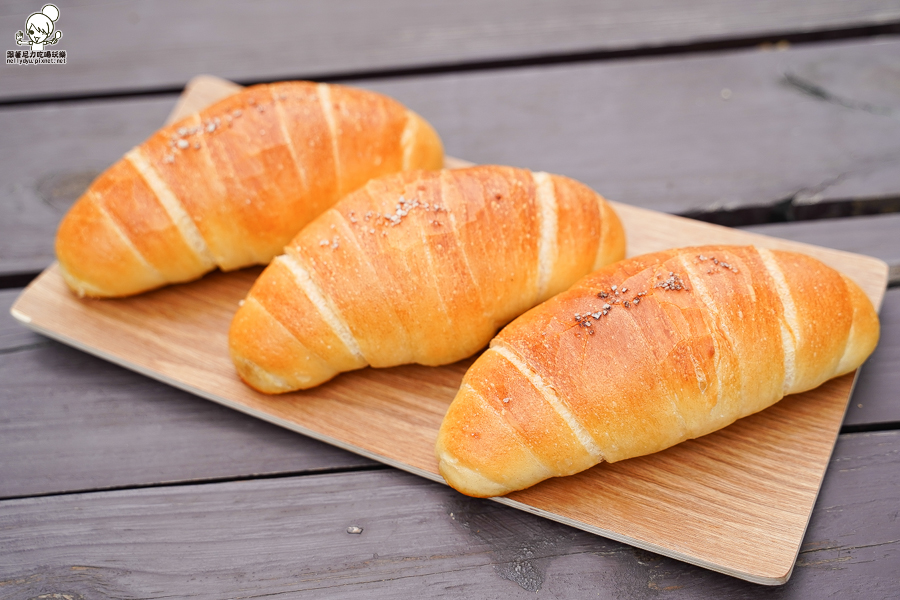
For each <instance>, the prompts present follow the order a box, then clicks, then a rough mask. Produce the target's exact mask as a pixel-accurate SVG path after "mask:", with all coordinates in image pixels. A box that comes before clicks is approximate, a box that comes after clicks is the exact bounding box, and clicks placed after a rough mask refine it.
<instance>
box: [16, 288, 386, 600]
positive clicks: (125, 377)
mask: <svg viewBox="0 0 900 600" xmlns="http://www.w3.org/2000/svg"><path fill="white" fill-rule="evenodd" d="M19 291H21V290H4V291H2V292H0V310H2V315H0V382H2V385H0V440H2V442H0V446H2V450H0V455H2V458H0V498H4V497H5V498H8V497H12V496H15V497H18V496H29V495H36V494H52V493H60V492H70V491H74V490H91V489H104V488H111V487H123V486H143V485H156V484H161V483H173V482H179V481H198V480H210V479H218V478H237V477H253V476H261V475H272V474H285V473H305V472H316V471H323V470H333V469H347V468H358V467H370V466H374V465H375V463H373V462H372V461H370V460H368V459H365V458H362V457H361V456H357V455H355V454H351V453H349V452H345V451H343V450H339V449H337V448H334V447H332V446H328V445H326V444H323V443H321V442H318V441H316V440H313V439H310V438H307V437H304V436H301V435H297V434H295V433H293V432H290V431H287V430H285V429H282V428H280V427H276V426H274V425H270V424H268V423H264V422H262V421H259V420H257V419H252V418H250V417H247V416H245V415H241V414H239V413H236V412H234V411H232V410H229V409H227V408H224V407H221V406H218V405H216V404H213V403H211V402H208V401H207V400H203V399H201V398H197V397H196V396H192V395H191V394H187V393H185V392H182V391H180V390H176V389H174V388H171V387H169V386H167V385H164V384H161V383H159V382H157V381H153V380H151V379H147V378H146V377H142V376H141V375H137V374H136V373H132V372H131V371H127V370H125V369H122V368H121V367H117V366H115V365H112V364H110V363H108V362H106V361H103V360H100V359H99V358H95V357H93V356H90V355H87V354H84V353H83V352H79V351H77V350H73V349H72V348H68V347H66V346H63V345H62V344H58V343H56V342H53V341H51V340H48V339H47V338H44V337H43V336H39V335H36V334H34V333H31V332H30V331H28V330H27V329H25V328H24V327H22V326H21V324H19V323H17V322H15V321H14V320H13V318H12V317H10V316H9V307H10V305H11V304H12V301H13V299H14V298H15V296H17V295H18V292H19ZM0 547H2V544H0ZM2 562H3V561H2V560H0V563H2ZM2 594H3V588H2V586H0V597H3V596H2Z"/></svg>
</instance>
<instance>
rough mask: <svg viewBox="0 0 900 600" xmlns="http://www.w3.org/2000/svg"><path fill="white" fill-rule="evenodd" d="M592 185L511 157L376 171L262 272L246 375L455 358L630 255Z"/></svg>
mask: <svg viewBox="0 0 900 600" xmlns="http://www.w3.org/2000/svg"><path fill="white" fill-rule="evenodd" d="M624 250H625V237H624V232H623V230H622V226H621V223H620V222H619V219H618V217H617V216H616V215H615V213H614V212H613V210H612V209H611V208H610V207H609V205H608V204H607V203H606V202H605V201H604V200H603V198H601V197H600V196H599V195H598V194H596V193H595V192H594V191H592V190H591V189H589V188H588V187H586V186H584V185H582V184H580V183H578V182H576V181H573V180H571V179H567V178H565V177H560V176H557V175H548V174H546V173H531V172H530V171H526V170H523V169H513V168H509V167H474V168H470V169H460V170H455V171H446V170H445V171H440V172H426V171H419V172H404V173H400V174H396V175H391V176H387V177H383V178H380V179H376V180H372V181H370V182H369V183H368V184H366V186H365V187H363V188H362V189H360V190H358V191H357V192H354V193H353V194H351V195H350V196H348V197H347V198H345V199H343V200H341V201H340V202H339V203H338V204H337V205H336V206H335V207H334V208H332V209H331V210H328V211H327V212H325V213H324V214H323V215H322V216H321V217H319V218H318V219H316V220H315V221H313V222H312V223H311V224H310V225H308V226H307V227H306V228H305V229H304V230H303V231H301V232H300V233H299V234H298V235H297V237H296V238H295V239H294V240H293V241H292V242H291V243H290V244H289V245H288V247H287V248H286V254H285V255H283V256H279V257H278V258H276V259H275V260H274V261H273V262H272V264H271V265H269V267H268V268H266V270H265V271H264V272H263V273H262V275H261V276H260V277H259V279H258V280H257V282H256V283H255V284H254V286H253V288H252V289H251V290H250V293H249V294H248V296H247V298H246V300H245V301H244V303H243V305H242V306H241V308H240V309H239V310H238V312H237V314H236V315H235V317H234V321H233V322H232V325H231V331H230V334H229V347H230V351H231V357H232V360H233V361H234V364H235V366H236V367H237V370H238V373H239V374H240V376H241V377H242V378H243V379H244V381H246V382H247V383H249V384H250V385H251V386H253V387H254V388H256V389H258V390H260V391H263V392H268V393H276V392H285V391H289V390H296V389H300V388H309V387H312V386H314V385H318V384H319V383H322V382H323V381H326V380H328V379H330V378H331V377H333V376H334V375H336V374H337V373H339V372H341V371H347V370H350V369H358V368H361V367H364V366H366V365H372V366H374V367H389V366H393V365H400V364H406V363H414V362H415V363H420V364H424V365H441V364H447V363H451V362H454V361H457V360H460V359H462V358H465V357H467V356H470V355H472V354H474V353H475V352H476V351H478V350H479V349H480V348H483V347H484V346H485V345H486V344H487V343H488V341H489V340H490V339H491V336H493V335H494V333H495V332H496V331H497V329H498V328H499V327H500V326H502V325H503V324H504V323H506V322H507V321H509V320H510V319H512V318H514V317H515V316H517V315H519V314H521V313H522V312H524V311H525V310H527V309H529V308H531V307H532V306H534V305H535V304H537V303H538V302H541V301H542V300H545V299H547V298H549V297H550V296H552V295H553V294H556V293H558V292H560V291H562V290H564V289H566V288H567V287H568V286H570V285H571V284H572V283H574V282H575V281H576V280H577V279H578V278H579V277H581V276H583V275H584V274H586V273H588V272H590V271H592V270H593V269H595V268H597V267H599V266H601V265H604V264H607V263H609V262H611V261H614V260H618V259H621V258H622V256H624Z"/></svg>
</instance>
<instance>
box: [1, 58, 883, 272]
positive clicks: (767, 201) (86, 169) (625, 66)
mask: <svg viewBox="0 0 900 600" xmlns="http://www.w3.org/2000/svg"><path fill="white" fill-rule="evenodd" d="M898 56H900V42H896V41H875V42H866V43H856V44H822V45H816V46H807V47H802V48H795V49H790V50H787V51H783V52H760V51H746V52H734V53H719V54H716V55H707V56H691V57H683V56H682V57H669V58H665V59H653V60H629V61H617V62H605V63H594V64H592V63H585V64H579V65H568V66H561V65H557V66H547V67H534V68H528V69H507V70H499V71H496V72H485V73H466V74H453V75H440V76H429V77H416V78H413V79H406V80H403V79H397V80H380V81H366V82H362V87H367V88H371V89H375V90H376V91H381V92H383V93H386V94H388V95H391V96H393V97H395V98H397V99H398V100H400V101H401V102H403V103H404V104H405V105H407V106H409V107H410V108H411V109H412V110H415V111H416V112H418V113H419V114H421V115H423V116H424V117H425V118H426V119H428V120H429V121H430V122H431V123H433V124H434V125H435V127H436V129H437V131H438V132H439V133H440V134H441V136H442V138H443V139H444V141H445V145H446V149H447V153H448V154H451V155H454V156H465V157H466V158H468V159H469V160H472V161H476V162H479V163H497V164H509V165H512V166H519V167H527V168H531V169H536V170H545V171H548V172H552V173H559V174H563V175H567V176H570V177H574V178H575V179H578V180H579V181H582V182H585V183H587V184H588V185H590V186H591V187H592V188H594V189H595V190H597V191H598V192H600V193H601V194H603V195H604V196H606V197H608V198H611V199H613V200H618V201H620V202H625V203H628V204H632V205H636V206H644V207H647V208H653V209H656V210H662V211H665V212H672V213H686V212H690V211H699V210H706V211H709V210H717V209H718V208H737V207H750V206H772V205H774V204H777V203H778V202H780V201H782V200H784V199H786V198H793V197H794V196H796V195H798V194H801V193H805V192H804V191H808V190H815V189H818V188H819V187H821V185H822V184H823V182H831V181H836V180H841V181H844V182H845V183H846V185H845V187H844V190H845V191H844V192H843V193H844V195H846V197H847V198H857V199H865V198H872V197H876V196H877V197H881V196H882V195H883V194H885V193H887V192H885V190H886V189H887V190H890V189H893V190H894V192H893V193H900V191H898V190H900V183H898V185H897V187H892V185H891V184H887V183H884V182H883V181H882V179H880V178H879V177H880V176H879V175H878V172H881V171H878V172H873V171H872V169H873V168H875V167H877V166H878V165H882V166H883V167H884V169H887V170H888V171H889V172H892V173H896V172H898V171H900V170H898V169H896V168H893V166H894V165H896V163H897V161H898V160H900V121H898V120H897V119H894V118H891V117H890V116H887V115H880V114H872V113H871V112H867V111H865V110H859V109H853V108H848V107H845V106H841V105H838V104H835V103H833V102H827V101H823V100H821V99H818V98H815V97H812V96H810V95H809V94H806V93H804V92H802V91H800V90H798V89H797V88H796V87H793V86H791V85H788V84H786V83H785V75H786V73H789V72H795V71H802V70H804V69H807V70H808V69H811V68H813V67H816V68H819V69H820V70H822V69H828V68H832V69H835V70H838V71H839V72H840V73H849V72H850V69H848V68H844V67H843V66H844V65H855V66H856V68H857V69H858V70H865V69H864V67H865V66H866V65H869V66H870V67H871V69H870V70H869V71H866V72H867V73H869V75H868V76H867V77H866V78H865V79H864V80H862V81H860V82H859V86H857V87H855V88H854V89H855V90H856V91H857V92H858V93H859V94H861V96H860V97H863V98H870V97H871V98H872V101H874V100H875V99H876V91H877V90H881V91H877V94H878V95H877V98H883V97H888V96H889V94H890V93H894V94H895V96H890V97H892V98H896V102H897V103H898V105H900V92H898V91H897V90H900V85H896V84H890V82H891V81H894V82H896V79H891V77H896V71H890V70H889V69H887V68H886V67H885V66H884V65H885V63H888V64H897V63H896V61H897V60H900V59H897V58H896V57H898ZM892 61H893V62H892ZM66 66H67V67H68V66H69V65H66ZM839 67H841V68H840V69H839ZM854 81H855V80H854ZM883 82H887V83H883ZM892 85H893V87H891V86H892ZM867 86H868V87H867ZM882 88H884V89H883V90H882ZM723 89H729V90H731V92H732V96H731V97H730V98H729V99H728V100H724V99H723V98H722V96H721V92H722V90H723ZM841 89H842V88H841ZM879 101H880V102H888V100H879ZM174 103H175V98H174V96H172V97H163V98H143V99H129V100H122V99H119V100H115V101H90V102H84V103H72V104H50V105H33V106H22V107H9V108H5V109H3V110H0V130H2V131H4V133H5V137H4V143H5V144H7V145H8V147H10V148H29V149H30V150H29V151H28V152H24V151H22V152H18V151H17V152H13V153H11V154H10V156H9V157H8V158H7V159H6V160H4V161H2V163H0V180H2V181H4V182H5V185H4V186H0V273H16V272H37V271H39V270H41V269H43V268H44V267H46V266H47V265H48V264H50V262H52V260H53V236H54V234H55V232H56V227H57V224H58V222H59V220H60V218H61V217H62V215H63V213H64V212H65V210H66V209H67V208H68V205H69V204H70V203H71V202H72V201H74V199H75V198H76V197H77V196H78V195H79V194H80V192H81V191H83V190H84V188H85V187H87V185H88V183H89V182H90V180H91V179H92V178H93V176H95V175H96V174H97V173H99V172H100V171H101V170H103V169H104V168H106V167H107V166H109V164H111V163H112V162H114V161H115V160H117V159H118V158H119V157H120V156H121V155H122V154H123V153H125V152H126V151H127V150H128V149H129V148H131V147H132V146H133V145H135V144H138V143H140V142H141V141H142V140H143V139H145V138H146V137H147V136H149V135H150V134H151V133H152V132H153V131H155V130H156V129H157V128H158V127H159V125H160V123H162V122H163V120H164V119H165V115H166V114H167V112H168V111H170V110H171V108H172V106H173V105H174ZM36 132H38V133H36ZM34 155H37V156H40V157H41V158H40V160H35V159H33V156H34ZM867 174H871V176H872V178H873V179H871V185H870V184H869V181H870V180H869V179H868V175H867ZM851 183H852V186H851V187H846V186H850V185H851ZM885 186H887V187H885ZM851 188H852V189H851Z"/></svg>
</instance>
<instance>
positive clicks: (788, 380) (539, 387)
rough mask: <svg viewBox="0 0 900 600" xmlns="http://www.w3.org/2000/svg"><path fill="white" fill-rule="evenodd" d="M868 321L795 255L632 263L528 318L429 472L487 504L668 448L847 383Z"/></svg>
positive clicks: (451, 414) (463, 396) (488, 367)
mask: <svg viewBox="0 0 900 600" xmlns="http://www.w3.org/2000/svg"><path fill="white" fill-rule="evenodd" d="M878 335H879V325H878V316H877V314H876V313H875V310H874V308H873V307H872V303H871V302H870V301H869V298H868V297H867V296H866V295H865V294H864V293H863V291H862V290H861V289H860V288H859V286H857V285H856V284H855V283H854V282H853V281H851V280H850V279H848V278H847V277H845V276H843V275H842V274H840V273H838V272H837V271H835V270H834V269H832V268H830V267H827V266H825V265H824V264H822V263H821V262H819V261H817V260H815V259H813V258H810V257H808V256H805V255H802V254H796V253H792V252H781V251H776V250H766V249H762V248H755V247H752V246H746V247H742V246H713V247H710V246H706V247H697V248H684V249H677V250H669V251H665V252H658V253H655V254H649V255H645V256H640V257H637V258H632V259H629V260H626V261H622V262H620V263H617V264H615V265H610V266H608V267H606V268H603V269H600V270H599V271H597V272H595V273H592V274H590V275H588V276H587V277H585V278H584V279H582V280H581V281H579V282H578V283H577V284H576V285H575V286H574V287H573V288H572V289H570V290H568V291H566V292H564V293H562V294H560V295H558V296H556V297H554V298H552V299H551V300H549V301H548V302H546V303H544V304H542V305H540V306H538V307H536V308H534V309H533V310H531V311H529V312H527V313H525V314H524V315H522V316H521V317H519V318H518V319H516V320H515V321H513V322H512V323H510V324H509V325H508V326H507V327H506V328H504V329H503V330H502V331H501V332H500V333H499V334H498V335H497V337H495V338H494V339H493V341H492V342H491V345H490V349H489V350H487V351H486V352H485V353H484V354H483V355H482V356H480V357H479V358H478V359H477V360H476V361H475V362H474V363H473V364H472V366H471V367H470V368H469V370H468V371H467V373H466V375H465V377H464V379H463V382H462V385H461V387H460V390H459V393H458V394H457V396H456V398H455V399H454V400H453V403H452V404H451V405H450V408H449V410H448V411H447V415H446V416H445V418H444V422H443V424H442V425H441V429H440V433H439V435H438V440H437V447H436V453H437V458H438V461H439V463H440V472H441V474H442V475H443V476H444V478H445V479H446V480H447V482H448V483H449V484H450V485H451V486H453V487H454V488H456V489H457V490H459V491H460V492H462V493H464V494H468V495H471V496H480V497H489V496H500V495H503V494H506V493H509V492H512V491H514V490H519V489H523V488H526V487H528V486H531V485H533V484H535V483H537V482H539V481H542V480H544V479H547V478H549V477H557V476H561V475H570V474H573V473H577V472H579V471H582V470H584V469H587V468H589V467H591V466H593V465H595V464H597V463H599V462H601V461H607V462H615V461H619V460H623V459H626V458H631V457H635V456H641V455H645V454H650V453H652V452H657V451H659V450H662V449H664V448H668V447H670V446H673V445H675V444H678V443H679V442H682V441H684V440H688V439H692V438H696V437H699V436H702V435H706V434H707V433H710V432H713V431H716V430H717V429H721V428H722V427H725V426H726V425H729V424H730V423H732V422H734V421H735V420H737V419H740V418H741V417H745V416H747V415H750V414H753V413H755V412H757V411H760V410H762V409H764V408H766V407H768V406H770V405H772V404H774V403H775V402H777V401H778V400H780V399H781V398H782V397H784V396H785V395H786V394H794V393H797V392H802V391H805V390H809V389H812V388H814V387H816V386H818V385H820V384H822V383H823V382H825V381H826V380H828V379H830V378H832V377H837V376H839V375H843V374H845V373H849V372H851V371H853V370H854V369H856V368H857V367H858V366H859V365H860V364H862V362H863V361H864V360H865V359H866V358H867V357H868V356H869V354H870V353H871V352H872V351H873V350H874V348H875V345H876V344H877V342H878Z"/></svg>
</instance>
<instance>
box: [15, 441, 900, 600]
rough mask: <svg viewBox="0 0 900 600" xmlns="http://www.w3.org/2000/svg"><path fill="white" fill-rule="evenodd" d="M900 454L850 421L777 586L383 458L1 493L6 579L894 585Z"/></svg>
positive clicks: (22, 586)
mask: <svg viewBox="0 0 900 600" xmlns="http://www.w3.org/2000/svg"><path fill="white" fill-rule="evenodd" d="M898 466H900V434H898V433H897V432H886V433H875V434H853V435H844V436H841V438H840V440H839V441H838V444H837V446H836V448H835V453H834V456H833V457H832V459H831V461H830V466H829V470H828V473H827V475H826V477H825V481H824V484H823V486H822V492H821V494H820V497H819V501H818V503H817V509H816V511H815V512H814V513H813V518H812V520H811V522H810V526H809V530H808V531H807V533H806V536H805V538H804V541H803V545H802V547H801V550H800V557H799V560H798V563H797V566H796V568H795V571H794V575H793V577H792V579H791V581H789V582H788V583H787V584H786V585H785V586H782V587H777V588H771V587H761V586H757V585H754V584H752V583H748V582H745V581H740V580H737V579H734V578H731V577H726V576H724V575H721V574H718V573H713V572H710V571H707V570H704V569H700V568H697V567H692V566H689V565H684V564H683V563H678V562H676V561H674V560H671V559H668V558H665V557H661V556H657V555H653V554H650V553H647V552H644V551H642V550H638V549H635V548H632V547H629V546H626V545H624V544H620V543H618V542H614V541H611V540H606V539H604V538H600V537H596V536H592V535H589V534H587V533H585V532H581V531H578V530H575V529H571V528H569V527H565V526H563V525H560V524H558V523H553V522H551V521H547V520H545V519H540V518H537V517H534V516H533V515H528V514H525V513H523V512H521V511H515V510H510V509H508V508H506V507H502V506H499V505H497V504H495V503H492V502H487V501H481V500H474V499H471V498H466V497H464V496H461V495H459V494H456V493H455V492H453V491H452V490H450V489H449V488H447V487H444V486H439V485H437V484H431V483H428V482H423V481H421V480H419V479H417V478H414V477H411V476H409V475H406V474H403V473H399V472H396V471H380V472H375V473H347V474H335V475H327V476H312V477H297V478H284V479H277V480H269V481H250V482H231V483H217V484H207V485H203V486H180V487H164V488H155V489H144V490H129V491H116V492H106V493H94V494H78V495H67V496H58V497H51V498H30V499H22V500H13V501H5V502H3V503H2V504H0V506H2V511H0V597H3V598H4V599H9V600H20V599H21V600H25V599H27V598H33V597H36V596H39V595H40V594H47V596H46V597H51V596H49V594H54V593H55V594H70V595H72V597H76V598H77V597H84V598H110V597H115V598H123V597H128V598H132V597H135V598H163V597H172V596H178V597H181V598H196V599H198V600H202V599H205V598H210V599H213V598H216V599H217V598H223V597H245V596H254V597H262V596H278V595H283V596H285V597H292V598H294V597H301V598H305V597H315V598H397V597H402V596H406V597H413V598H460V597H473V598H475V597H477V598H498V599H507V598H560V599H562V598H597V597H599V598H634V599H638V600H642V599H643V600H649V599H651V598H661V599H666V600H676V599H677V600H688V599H706V598H712V597H715V598H728V599H739V598H741V599H750V598H753V599H757V598H760V599H769V598H771V599H794V600H799V599H806V600H819V599H820V598H841V597H850V598H867V599H872V600H888V599H892V598H895V597H897V595H898V594H900V583H898V580H897V578H896V577H895V576H894V575H895V573H894V570H895V566H896V564H897V561H898V560H900V542H898V541H897V540H898V539H900V524H898V521H897V519H896V498H897V496H898V495H900V479H898V477H897V473H898ZM351 525H356V526H359V527H362V529H363V531H362V533H361V534H359V535H349V534H347V533H346V529H347V527H348V526H351Z"/></svg>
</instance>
